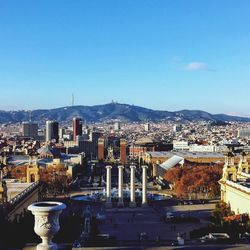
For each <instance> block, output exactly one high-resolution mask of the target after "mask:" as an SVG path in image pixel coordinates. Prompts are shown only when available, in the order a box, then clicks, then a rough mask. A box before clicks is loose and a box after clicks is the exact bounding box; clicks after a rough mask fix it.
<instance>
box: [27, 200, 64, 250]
mask: <svg viewBox="0 0 250 250" xmlns="http://www.w3.org/2000/svg"><path fill="white" fill-rule="evenodd" d="M65 208H66V205H65V204H63V203H61V202H54V201H44V202H37V203H33V204H31V205H30V206H29V207H28V210H30V211H31V212H32V214H33V215H34V216H35V226H34V230H35V233H36V234H37V235H39V236H40V237H41V239H42V243H40V244H39V245H37V249H39V250H45V249H46V250H54V249H57V245H56V244H54V243H53V242H52V238H53V236H54V235H55V234H56V233H57V232H58V231H59V229H60V225H59V215H60V213H61V212H62V210H63V209H65Z"/></svg>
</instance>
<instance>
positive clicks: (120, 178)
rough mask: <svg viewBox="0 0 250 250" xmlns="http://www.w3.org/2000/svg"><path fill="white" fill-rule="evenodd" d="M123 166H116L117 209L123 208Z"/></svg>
mask: <svg viewBox="0 0 250 250" xmlns="http://www.w3.org/2000/svg"><path fill="white" fill-rule="evenodd" d="M123 169H124V167H123V166H118V171H119V172H118V207H123V206H124V203H123Z"/></svg>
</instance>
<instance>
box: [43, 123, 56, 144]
mask: <svg viewBox="0 0 250 250" xmlns="http://www.w3.org/2000/svg"><path fill="white" fill-rule="evenodd" d="M58 139H59V124H58V122H57V121H46V136H45V140H46V142H49V141H52V140H55V141H56V142H58Z"/></svg>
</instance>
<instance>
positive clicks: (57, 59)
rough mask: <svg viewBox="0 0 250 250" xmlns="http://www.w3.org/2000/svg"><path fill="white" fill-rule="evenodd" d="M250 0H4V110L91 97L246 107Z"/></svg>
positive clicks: (0, 6) (94, 100)
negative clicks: (73, 97)
mask: <svg viewBox="0 0 250 250" xmlns="http://www.w3.org/2000/svg"><path fill="white" fill-rule="evenodd" d="M249 7H250V2H249V1H244V0H241V1H238V2H235V1H220V2H218V1H209V2H208V1H203V2H199V1H174V2H173V1H157V2H155V1H119V2H117V1H75V2H71V3H69V2H67V1H54V2H49V1H43V2H40V3H38V2H37V3H34V2H32V1H23V2H19V1H12V2H1V3H0V16H1V18H0V37H3V38H4V39H0V54H1V57H0V92H1V102H0V110H22V109H32V110H33V109H43V108H44V109H50V108H56V107H63V106H69V105H71V98H72V97H71V96H72V93H74V96H75V105H85V106H92V105H98V104H104V103H109V102H111V100H114V101H117V102H119V103H128V104H134V105H138V106H143V107H146V108H151V109H157V110H168V111H178V110H182V109H189V110H197V109H199V110H204V111H207V112H210V113H213V114H215V113H225V114H230V115H239V116H248V117H250V111H249V110H248V107H249V105H250V100H249V98H248V92H249V91H250V84H249V80H250V71H249V68H250V43H249V41H250V35H249V32H248V31H249V29H250V22H249V16H250V15H249V14H250V13H249V9H250V8H249Z"/></svg>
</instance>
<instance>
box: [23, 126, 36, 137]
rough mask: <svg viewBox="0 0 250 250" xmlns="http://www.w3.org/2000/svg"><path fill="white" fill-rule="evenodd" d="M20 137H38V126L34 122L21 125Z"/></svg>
mask: <svg viewBox="0 0 250 250" xmlns="http://www.w3.org/2000/svg"><path fill="white" fill-rule="evenodd" d="M22 135H23V136H24V137H31V138H34V139H36V138H37V136H38V124H37V123H34V122H23V123H22Z"/></svg>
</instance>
